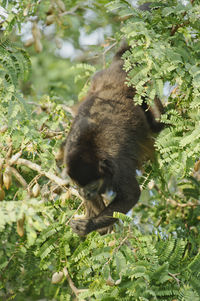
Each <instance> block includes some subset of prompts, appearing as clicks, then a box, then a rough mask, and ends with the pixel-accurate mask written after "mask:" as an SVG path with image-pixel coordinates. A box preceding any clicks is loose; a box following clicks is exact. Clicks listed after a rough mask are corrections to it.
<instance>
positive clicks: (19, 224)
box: [17, 216, 25, 237]
mask: <svg viewBox="0 0 200 301" xmlns="http://www.w3.org/2000/svg"><path fill="white" fill-rule="evenodd" d="M24 220H25V216H23V218H20V219H19V220H18V221H17V233H18V235H19V236H20V237H22V236H24Z"/></svg>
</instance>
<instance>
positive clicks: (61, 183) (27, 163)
mask: <svg viewBox="0 0 200 301" xmlns="http://www.w3.org/2000/svg"><path fill="white" fill-rule="evenodd" d="M15 164H18V165H25V166H27V167H28V168H30V169H32V170H35V171H37V172H38V173H39V174H41V175H44V176H45V177H47V178H49V179H50V180H51V181H53V182H55V183H56V184H58V185H59V186H66V185H68V184H69V180H68V179H66V180H63V179H61V178H59V177H58V176H56V175H54V174H53V173H50V172H48V171H44V170H42V168H41V166H40V165H38V164H36V163H32V162H31V161H29V160H26V159H21V158H19V159H17V161H16V162H15Z"/></svg>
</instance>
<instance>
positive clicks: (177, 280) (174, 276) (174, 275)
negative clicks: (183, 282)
mask: <svg viewBox="0 0 200 301" xmlns="http://www.w3.org/2000/svg"><path fill="white" fill-rule="evenodd" d="M168 275H169V276H171V277H172V278H174V280H176V282H177V284H178V286H180V280H179V279H178V278H177V277H176V276H178V275H180V274H172V273H168Z"/></svg>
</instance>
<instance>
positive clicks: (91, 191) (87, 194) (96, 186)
mask: <svg viewBox="0 0 200 301" xmlns="http://www.w3.org/2000/svg"><path fill="white" fill-rule="evenodd" d="M104 186H105V183H104V179H102V178H100V179H97V180H95V181H93V182H90V183H89V184H87V185H85V186H84V187H80V188H79V193H80V195H81V196H82V197H84V198H85V199H86V200H90V201H92V200H95V199H96V198H97V197H98V196H99V195H100V194H102V193H103V192H104V190H105V187H104Z"/></svg>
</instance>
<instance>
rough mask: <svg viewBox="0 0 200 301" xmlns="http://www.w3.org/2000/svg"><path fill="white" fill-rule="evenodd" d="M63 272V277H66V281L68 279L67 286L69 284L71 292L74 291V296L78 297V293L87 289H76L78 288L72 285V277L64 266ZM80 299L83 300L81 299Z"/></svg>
mask: <svg viewBox="0 0 200 301" xmlns="http://www.w3.org/2000/svg"><path fill="white" fill-rule="evenodd" d="M63 273H64V275H65V277H66V278H67V281H68V283H69V286H70V288H71V290H72V292H73V293H74V295H75V296H76V297H78V295H79V294H80V293H82V292H85V291H87V289H78V288H77V287H76V286H75V285H74V282H73V281H72V279H71V277H70V275H69V272H68V270H67V268H66V267H64V269H63ZM82 301H85V300H82Z"/></svg>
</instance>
